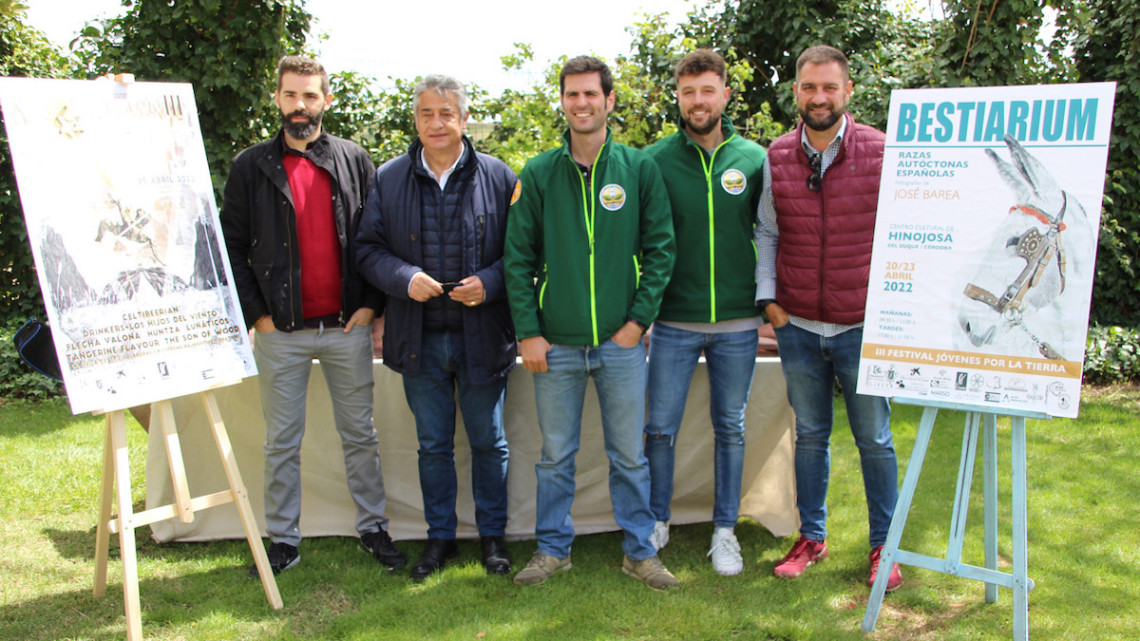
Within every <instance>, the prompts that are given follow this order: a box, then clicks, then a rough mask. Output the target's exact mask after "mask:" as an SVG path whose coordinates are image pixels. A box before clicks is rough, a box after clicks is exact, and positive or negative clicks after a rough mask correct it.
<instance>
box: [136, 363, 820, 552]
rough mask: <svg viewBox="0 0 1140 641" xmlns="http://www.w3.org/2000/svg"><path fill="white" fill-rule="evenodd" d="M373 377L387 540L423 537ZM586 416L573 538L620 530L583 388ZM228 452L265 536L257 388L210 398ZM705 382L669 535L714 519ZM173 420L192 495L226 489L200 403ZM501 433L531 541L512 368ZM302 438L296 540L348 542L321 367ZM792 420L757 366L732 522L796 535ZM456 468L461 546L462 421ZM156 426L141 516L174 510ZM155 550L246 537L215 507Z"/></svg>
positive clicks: (409, 433)
mask: <svg viewBox="0 0 1140 641" xmlns="http://www.w3.org/2000/svg"><path fill="white" fill-rule="evenodd" d="M374 369H375V374H376V387H375V412H374V415H375V417H376V418H375V420H376V428H377V431H378V432H379V436H380V460H381V466H382V470H383V475H384V484H385V487H386V488H387V493H388V509H387V514H388V517H389V518H390V519H391V523H390V526H389V532H390V533H391V535H392V537H393V538H395V539H423V538H426V536H427V535H426V532H427V526H426V524H425V523H424V520H423V502H422V499H421V496H420V486H419V473H418V468H417V464H416V449H417V444H416V434H415V424H414V422H413V419H412V415H411V412H410V411H409V410H408V405H407V403H406V402H405V400H404V390H403V384H402V382H401V380H400V375H399V374H396V373H395V372H393V371H391V370H389V369H388V368H386V367H384V366H383V365H382V364H381V363H380V362H379V361H377V362H375V364H374ZM588 390H589V391H588V392H587V398H586V408H585V410H584V412H583V426H582V448H581V451H580V452H579V454H578V459H577V462H578V475H577V481H578V491H577V495H576V497H575V501H574V508H573V512H572V514H573V517H574V526H575V530H576V531H577V533H578V534H590V533H595V532H605V531H614V530H617V529H619V528H618V527H617V524H616V523H615V522H614V520H613V515H612V513H611V505H610V498H609V485H608V480H607V479H608V463H607V459H606V456H605V452H604V450H603V448H602V431H601V423H600V416H599V413H598V401H597V396H596V395H595V393H594V390H593V386H592V385H591V386H589V387H588ZM214 395H215V398H216V399H217V401H218V405H219V408H220V410H221V414H222V417H223V419H224V421H225V424H226V429H227V431H228V432H229V436H230V440H231V441H232V443H233V448H234V452H235V455H236V457H237V462H238V466H239V468H240V469H241V473H242V477H243V479H244V481H245V485H246V488H247V489H248V491H249V497H250V503H251V504H252V507H253V511H254V513H255V514H257V516H258V522H259V524H260V525H261V527H262V532H263V533H264V520H263V514H264V505H263V499H262V492H263V487H264V478H263V474H264V472H263V469H264V462H265V461H264V455H263V453H262V444H263V442H264V440H265V425H264V422H263V421H262V417H261V403H260V400H259V395H258V389H257V380H256V378H249V379H246V380H244V381H242V382H241V383H240V384H237V385H234V386H231V387H226V388H221V389H218V390H215V391H214ZM708 398H709V395H708V376H707V371H706V370H705V367H704V365H703V364H702V365H701V366H699V367H698V368H697V372H696V375H695V376H694V379H693V384H692V386H691V389H690V391H689V400H688V405H687V406H686V410H685V417H684V421H683V423H682V426H681V432H680V435H679V437H678V447H677V467H676V474H675V476H676V483H675V486H676V487H675V494H674V497H673V518H672V522H673V523H674V524H684V523H695V522H703V521H710V520H711V519H712V504H713V499H712V497H713V455H712V452H713V433H712V427H711V424H710V423H709V414H708ZM174 414H175V421H176V424H177V426H178V430H179V434H180V439H181V442H182V453H183V458H184V460H185V463H186V473H187V478H188V482H189V484H190V493H191V496H201V495H204V494H209V493H212V492H217V491H220V490H224V489H226V480H225V476H224V474H223V471H222V466H221V463H220V462H219V460H218V456H217V450H216V448H215V446H214V442H213V438H212V437H211V436H210V434H209V431H208V427H207V423H206V417H205V412H204V410H203V407H202V402H201V399H200V398H199V397H198V396H197V395H193V396H188V397H185V398H181V399H177V400H175V402H174ZM505 414H506V431H507V440H508V441H509V444H510V448H511V458H510V475H509V478H508V492H509V494H510V503H509V520H508V523H507V536H508V537H510V538H512V539H520V538H533V537H534V520H535V519H534V513H535V506H534V494H535V483H536V481H535V473H534V464H535V463H536V462H538V460H539V455H540V448H541V444H542V436H541V434H540V433H539V430H538V423H537V420H536V411H535V405H534V384H533V379H532V377H531V374H530V373H529V372H527V371H526V370H524V369H523V368H522V367H521V366H520V367H517V368H515V370H514V371H513V372H512V373H511V376H510V380H509V385H508V389H507V401H506V408H505ZM307 421H308V427H307V432H306V435H305V440H304V444H303V446H302V448H301V472H302V488H303V490H302V491H303V498H302V508H301V533H302V535H303V536H306V537H312V536H355V535H356V531H355V528H354V526H353V523H354V517H355V508H354V506H353V504H352V500H351V498H350V497H349V495H348V489H347V485H346V483H345V476H344V461H343V459H342V457H341V449H340V439H339V437H338V436H337V433H336V429H335V428H334V427H333V425H332V410H331V403H330V401H329V395H328V390H327V388H326V387H325V382H324V378H323V376H322V375H321V368H320V365H319V364H317V363H314V365H313V372H312V378H311V380H310V382H309V395H308V418H307ZM793 440H794V428H793V416H792V411H791V408H790V407H789V406H788V402H787V397H786V394H785V386H784V377H783V374H782V372H781V370H780V362H779V359H777V358H759V359H757V361H756V377H755V380H754V383H753V385H752V397H751V399H750V401H749V404H748V417H747V431H746V442H747V446H746V450H745V464H744V484H743V496H742V500H741V506H740V513H741V515H744V516H749V517H751V518H753V519H755V520H756V521H757V522H759V523H760V524H761V525H763V526H764V527H766V528H767V529H768V530H770V531H771V532H772V534H774V535H776V536H786V535H788V534H791V533H792V532H794V531H795V530H796V528H797V526H798V524H797V517H796V510H795V483H794V475H793V450H792V448H793ZM455 450H456V462H457V465H458V467H459V504H458V512H459V531H458V536H459V537H460V538H474V537H477V536H478V532H477V530H476V529H475V519H474V503H473V501H472V499H471V484H470V478H471V465H470V449H469V447H468V445H467V437H466V434H465V433H464V430H463V426H462V422H460V425H458V426H457V428H456V437H455ZM168 470H169V468H168V466H167V464H166V453H165V450H164V447H163V444H162V440H161V430H160V429H158V428H157V424H156V425H155V429H151V431H150V441H149V446H148V455H147V475H146V483H147V497H146V503H147V507H148V508H151V507H155V506H160V505H165V504H168V503H170V502H172V500H173V498H172V497H173V494H172V491H171V482H170V473H169V471H168ZM151 528H152V532H153V535H154V538H155V539H156V540H158V541H171V540H178V541H206V540H213V539H237V538H244V536H245V535H244V532H243V531H242V527H241V522H240V521H239V520H238V516H237V510H236V509H235V508H234V507H232V506H230V505H223V506H220V507H215V508H212V509H209V510H203V511H201V512H198V513H197V514H196V515H195V519H194V521H193V522H192V523H189V524H183V523H181V522H180V521H178V520H170V521H164V522H160V523H155V524H153V525H152V526H151Z"/></svg>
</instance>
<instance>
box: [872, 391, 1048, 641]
mask: <svg viewBox="0 0 1140 641" xmlns="http://www.w3.org/2000/svg"><path fill="white" fill-rule="evenodd" d="M894 402H896V403H903V404H908V405H920V406H922V407H924V408H925V409H924V410H923V413H922V421H921V423H920V424H919V427H918V435H917V436H916V437H915V440H914V450H913V451H912V452H911V455H910V463H908V464H907V468H906V476H905V478H904V479H903V484H902V488H901V489H900V490H899V500H898V503H897V504H896V505H895V515H894V519H893V520H892V521H891V527H890V530H888V532H887V542H886V543H885V544H884V546H883V553H882V560H881V565H880V566H879V567H881V568H890V567H891V564H892V563H900V564H902V565H911V566H914V567H919V568H925V569H927V570H933V571H935V572H942V573H943V574H949V575H952V576H960V577H962V578H965V579H973V580H975V581H982V582H984V583H985V584H986V603H996V602H997V598H998V595H997V589H998V586H1002V587H1006V588H1009V589H1011V590H1012V591H1013V638H1014V639H1015V641H1028V639H1029V591H1030V590H1032V589H1033V581H1032V580H1031V579H1030V578H1029V577H1028V576H1027V574H1028V562H1027V554H1026V515H1025V512H1026V510H1025V492H1026V490H1025V419H1026V418H1040V419H1047V418H1050V417H1049V415H1047V414H1041V413H1037V412H1021V411H1003V412H1001V415H1003V416H1009V417H1010V419H1011V420H1012V430H1011V433H1012V441H1013V442H1012V448H1011V449H1012V458H1011V460H1010V468H1011V470H1010V471H1011V473H1012V476H1013V479H1012V487H1011V492H1010V495H1011V496H1010V501H1011V504H1012V505H1011V508H1012V520H1013V529H1012V538H1013V541H1012V543H1013V568H1012V570H1013V571H1012V572H1011V573H1008V574H1007V573H1005V572H999V571H998V569H997V565H998V543H997V529H998V512H997V503H998V501H997V498H998V497H997V417H998V414H996V413H994V412H993V411H992V410H993V408H982V407H976V406H972V405H961V404H956V403H939V402H937V401H922V402H919V401H915V400H909V399H901V398H900V399H895V400H894ZM939 409H947V410H960V411H965V412H966V427H965V430H964V432H963V434H962V459H961V464H960V465H959V466H958V487H957V490H956V491H955V494H954V510H953V515H952V516H951V521H950V540H949V542H948V543H947V546H946V558H944V559H939V558H935V557H932V556H927V555H924V554H917V553H915V552H908V551H906V550H900V549H899V541H901V540H902V534H903V530H904V529H905V528H906V519H907V513H908V512H910V505H911V501H912V500H913V499H914V490H915V487H917V486H918V477H919V475H920V474H921V473H922V462H923V460H924V459H925V458H926V450H927V447H928V446H929V445H930V435H931V433H932V432H933V431H934V419H935V418H936V417H937V416H938V410H939ZM979 432H981V435H982V443H983V444H982V451H983V456H982V470H983V482H984V497H985V512H984V520H985V564H986V566H985V567H984V568H980V567H977V566H973V565H967V564H965V563H962V539H963V537H964V535H965V532H966V512H967V510H968V509H969V505H970V485H971V482H972V481H973V475H974V459H975V454H976V453H977V450H978V434H979ZM889 576H890V572H879V574H878V576H877V577H876V578H875V584H874V585H873V586H872V587H871V596H870V598H869V599H868V600H867V613H866V614H865V615H864V616H863V631H864V632H874V630H875V621H876V620H877V619H878V618H879V608H880V607H881V606H882V604H883V595H884V594H885V593H886V590H887V579H888V578H889Z"/></svg>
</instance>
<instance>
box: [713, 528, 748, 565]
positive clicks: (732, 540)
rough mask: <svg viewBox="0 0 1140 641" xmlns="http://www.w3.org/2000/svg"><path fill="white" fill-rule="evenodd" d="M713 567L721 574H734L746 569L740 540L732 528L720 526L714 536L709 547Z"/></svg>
mask: <svg viewBox="0 0 1140 641" xmlns="http://www.w3.org/2000/svg"><path fill="white" fill-rule="evenodd" d="M709 556H711V557H712V564H713V569H714V570H716V573H717V574H719V575H721V576H733V575H736V574H740V573H741V572H742V571H743V570H744V559H743V558H742V557H741V556H740V542H738V541H737V540H736V535H735V534H733V533H732V528H727V527H718V528H717V529H716V530H715V531H714V532H713V536H712V546H711V547H709Z"/></svg>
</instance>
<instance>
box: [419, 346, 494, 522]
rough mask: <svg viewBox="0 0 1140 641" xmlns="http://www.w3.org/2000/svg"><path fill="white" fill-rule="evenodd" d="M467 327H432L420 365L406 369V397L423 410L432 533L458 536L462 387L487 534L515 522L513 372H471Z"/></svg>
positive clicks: (422, 453) (423, 478) (423, 482)
mask: <svg viewBox="0 0 1140 641" xmlns="http://www.w3.org/2000/svg"><path fill="white" fill-rule="evenodd" d="M466 362H467V360H466V353H465V351H464V341H463V332H424V333H423V345H422V348H421V350H420V373H419V375H417V376H404V397H405V398H407V400H408V407H409V408H411V410H412V414H413V415H414V416H415V418H416V436H417V438H418V439H419V443H420V449H419V467H420V491H421V492H422V493H423V499H424V519H425V520H426V521H427V524H428V532H427V534H428V538H431V539H447V540H452V539H454V538H455V528H456V524H457V518H456V516H455V498H456V494H457V489H456V488H457V479H456V473H455V396H456V394H455V392H456V388H457V387H458V390H459V408H460V410H462V412H463V424H464V426H465V427H466V428H467V440H468V442H469V443H470V444H471V489H472V494H473V495H474V497H475V525H476V526H477V527H478V528H479V536H503V533H504V531H505V530H506V527H507V459H508V455H509V451H508V449H507V436H506V433H505V432H504V431H503V400H504V399H505V398H506V394H507V379H506V377H504V378H502V379H500V380H497V381H493V382H491V383H487V384H483V385H476V384H474V383H472V382H471V379H470V378H469V377H468V375H467V367H466Z"/></svg>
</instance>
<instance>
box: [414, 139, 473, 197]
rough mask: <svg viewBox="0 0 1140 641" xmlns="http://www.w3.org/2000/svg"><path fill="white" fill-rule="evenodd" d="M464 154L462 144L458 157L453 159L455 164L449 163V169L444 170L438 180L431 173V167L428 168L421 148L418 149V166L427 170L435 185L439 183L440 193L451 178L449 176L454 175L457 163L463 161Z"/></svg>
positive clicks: (464, 150) (465, 146)
mask: <svg viewBox="0 0 1140 641" xmlns="http://www.w3.org/2000/svg"><path fill="white" fill-rule="evenodd" d="M466 153H467V145H466V144H464V145H463V151H461V152H459V157H458V158H456V159H455V162H453V163H451V166H450V167H448V168H447V169H445V170H444V171H443V173H442V174H440V175H439V178H435V174H434V173H432V170H431V167H429V166H428V161H427V154H426V153H425V151H424V149H423V148H422V147H421V148H420V164H422V165H423V167H424V169H426V170H427V173H428V175H429V176H431V177H432V178H435V181H436V182H437V183H439V188H440V190H441V191H442V190H443V189H445V188H446V187H447V179H448V178H451V174H454V173H455V170H456V169H457V168H458V167H459V162H460V161H461V160H463V156H464V154H466Z"/></svg>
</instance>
